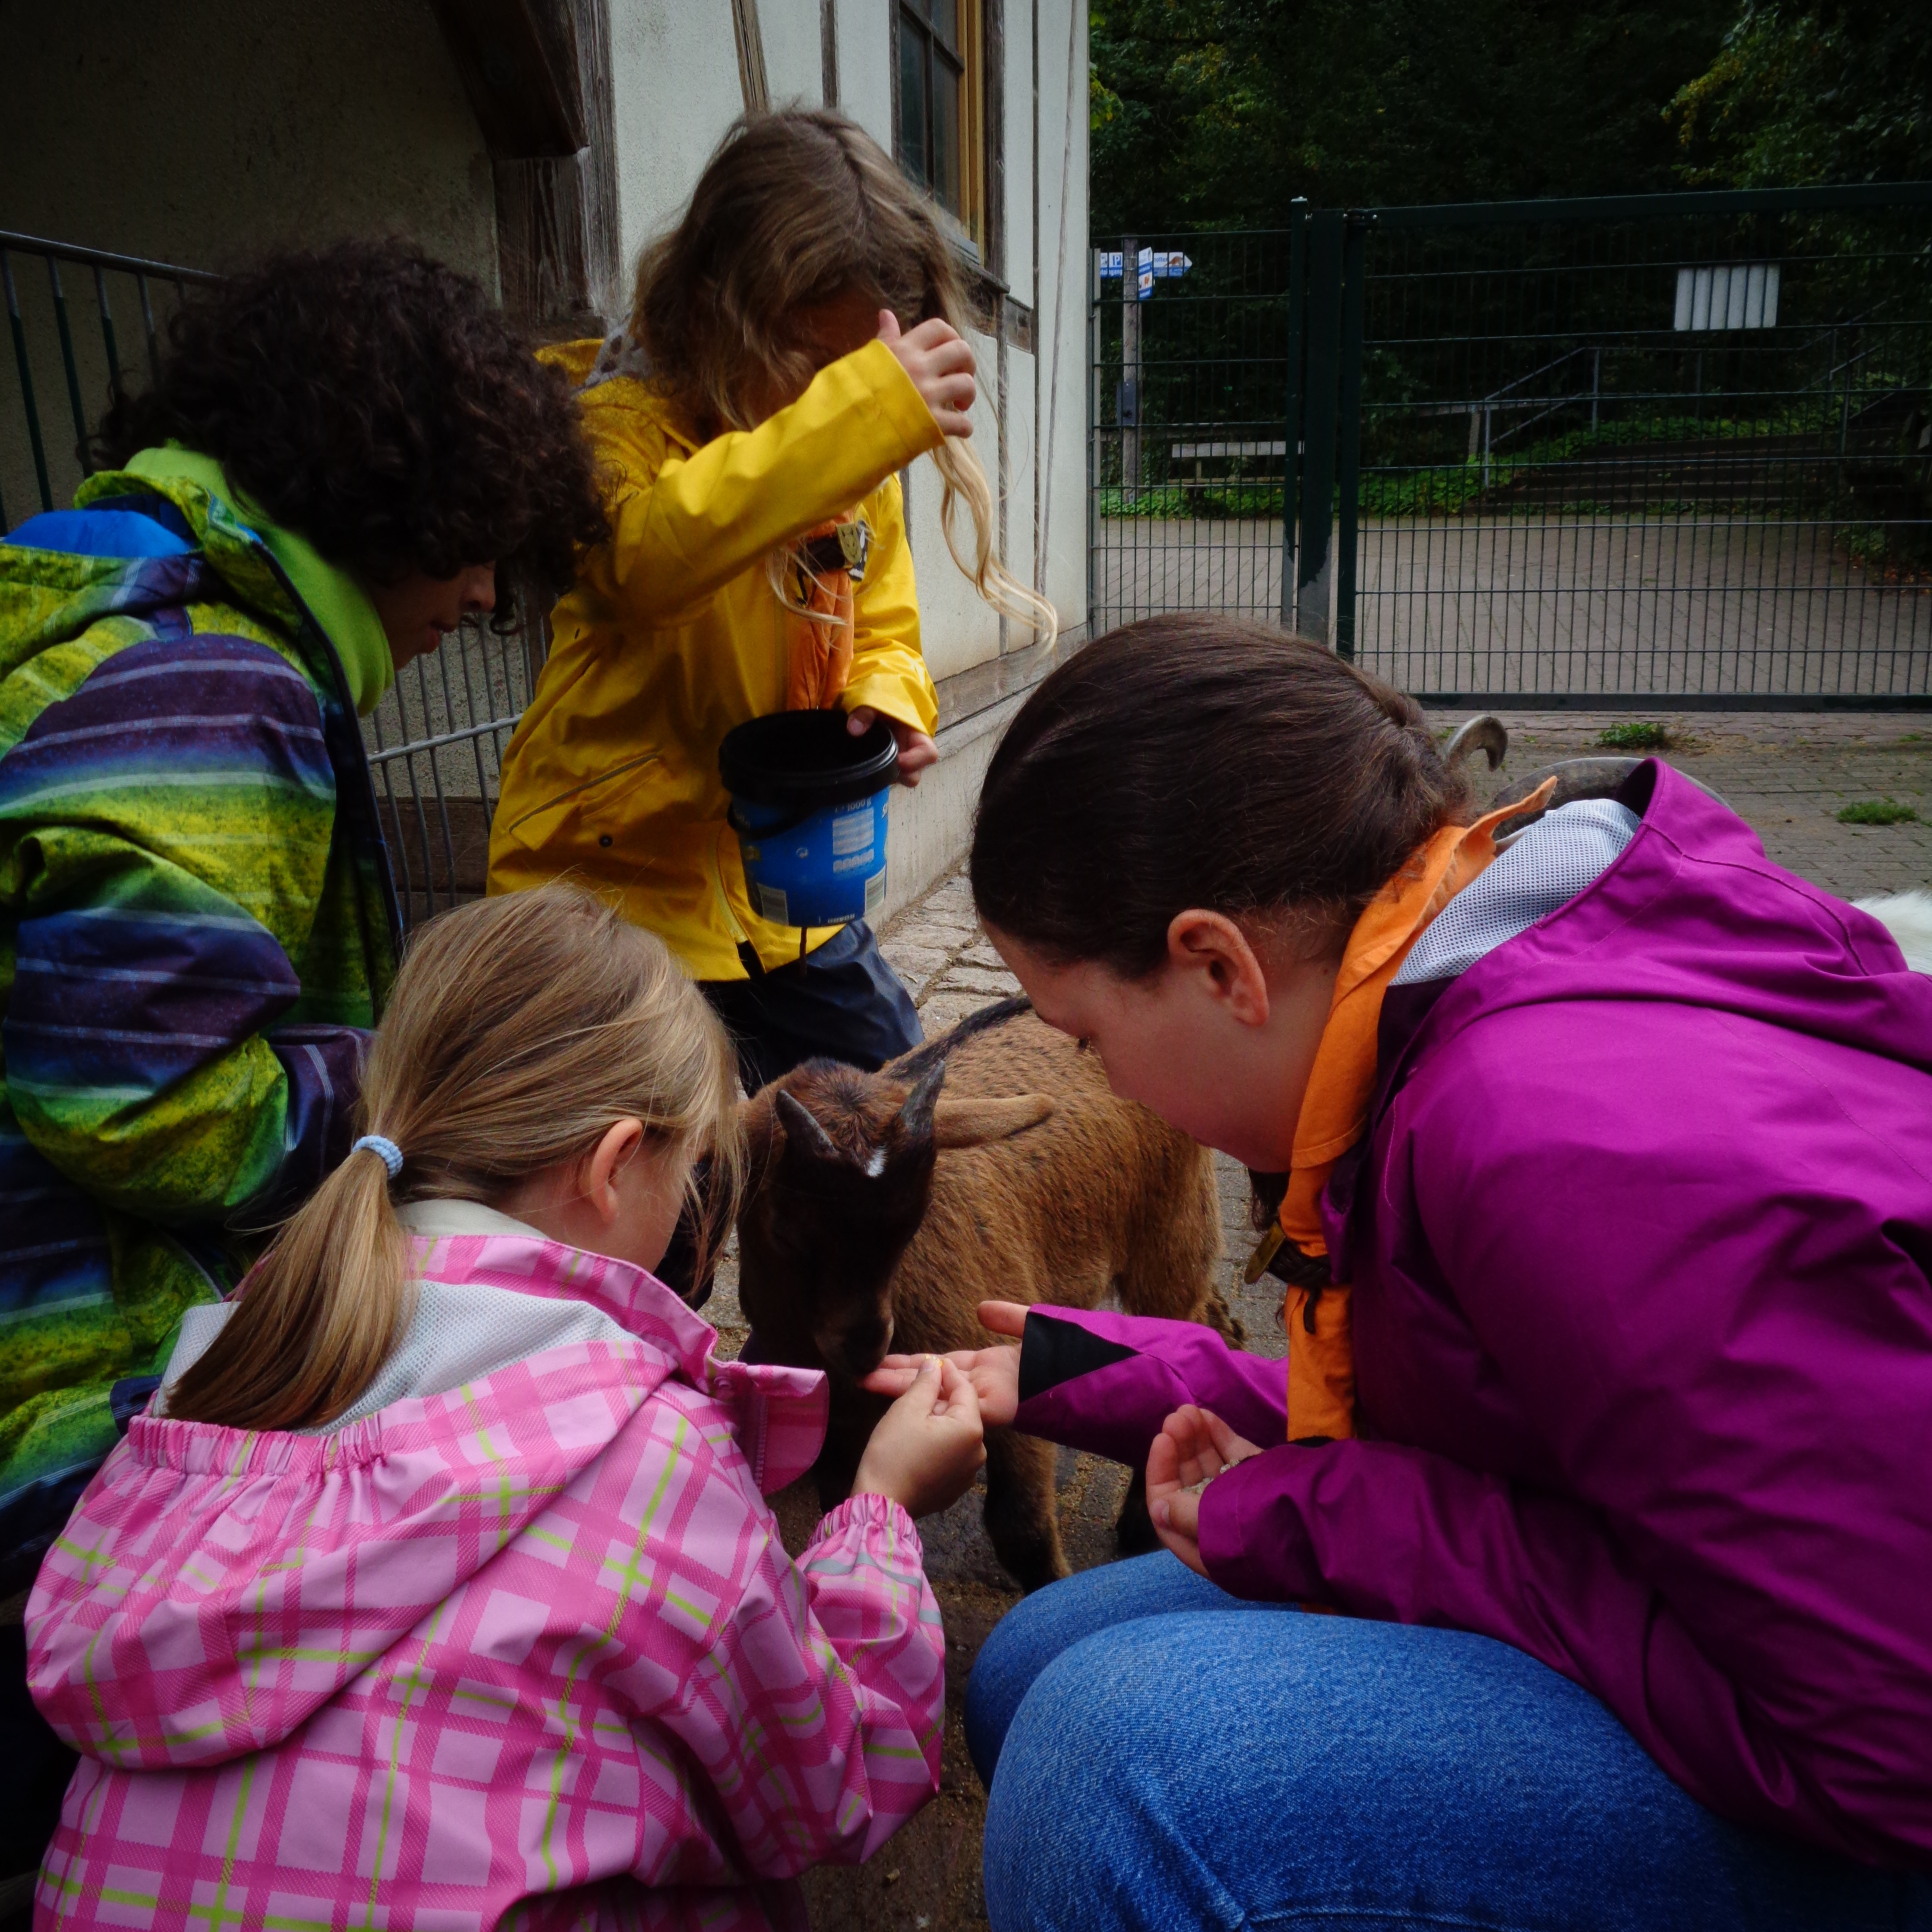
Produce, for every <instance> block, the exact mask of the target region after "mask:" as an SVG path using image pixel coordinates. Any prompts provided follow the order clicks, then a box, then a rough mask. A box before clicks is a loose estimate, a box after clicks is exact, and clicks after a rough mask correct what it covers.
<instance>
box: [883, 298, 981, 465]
mask: <svg viewBox="0 0 1932 1932" xmlns="http://www.w3.org/2000/svg"><path fill="white" fill-rule="evenodd" d="M879 340H880V341H881V342H883V344H885V345H886V347H887V348H888V349H889V350H891V351H892V353H893V354H894V355H895V356H897V357H898V360H899V366H900V368H902V369H903V370H904V371H905V372H906V374H907V375H908V376H910V377H911V378H912V386H913V388H914V389H916V390H917V391H918V392H919V398H920V400H921V401H922V402H923V403H924V404H926V407H927V408H928V409H929V410H931V411H932V419H933V421H934V422H936V423H937V424H938V425H939V427H940V428H941V429H942V430H944V431H945V432H946V434H947V435H948V436H971V434H973V419H972V417H971V415H969V414H968V411H970V410H971V408H972V407H973V404H974V398H976V397H977V395H979V393H980V391H979V385H978V384H977V383H976V382H974V380H973V370H974V364H973V350H972V347H971V344H968V342H967V341H966V340H965V338H964V337H963V336H962V335H961V334H960V333H959V330H957V329H955V328H954V327H953V325H952V323H950V322H943V321H941V320H940V318H939V317H938V316H935V317H932V320H930V321H928V322H922V323H920V324H919V326H918V327H917V328H916V329H907V330H906V331H905V332H904V333H903V334H901V332H900V330H899V319H898V317H897V316H895V314H893V313H892V311H891V310H890V309H889V308H882V309H880V311H879Z"/></svg>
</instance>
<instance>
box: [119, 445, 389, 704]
mask: <svg viewBox="0 0 1932 1932" xmlns="http://www.w3.org/2000/svg"><path fill="white" fill-rule="evenodd" d="M124 468H125V469H126V470H127V472H128V473H129V474H130V475H134V476H142V477H145V478H147V479H148V481H150V482H163V481H168V480H169V479H171V478H178V479H179V480H181V481H184V482H188V483H199V484H200V485H201V487H202V488H203V489H204V490H206V491H207V492H208V494H209V495H210V496H213V497H215V498H217V499H218V500H219V501H220V502H222V503H223V504H224V505H226V507H227V508H228V510H229V512H230V513H231V514H233V516H234V517H236V519H237V520H239V521H240V522H242V523H245V524H247V526H248V528H249V529H251V530H253V531H254V532H255V534H256V535H257V536H258V537H260V538H261V539H262V541H263V544H264V545H265V546H266V548H267V550H268V552H269V555H270V556H272V557H273V558H274V559H275V561H276V562H278V564H280V565H281V567H282V571H283V574H284V575H285V576H286V577H287V578H288V580H289V582H290V584H291V585H292V586H293V587H294V590H295V593H296V595H297V596H298V597H299V598H301V599H302V601H303V603H304V604H306V605H308V612H309V615H310V616H312V617H313V618H314V619H315V621H316V622H317V624H318V625H320V627H321V628H322V632H323V635H324V636H325V637H327V638H328V640H329V642H330V643H332V644H333V645H334V646H335V655H337V656H338V658H341V661H342V670H343V674H344V676H346V677H347V679H348V680H349V695H350V700H351V701H352V702H353V703H354V705H355V706H356V709H357V710H358V711H359V712H363V713H365V714H367V713H368V712H371V711H373V710H374V709H375V708H376V702H377V699H379V698H380V697H381V696H382V695H383V692H384V691H387V690H388V689H389V687H390V685H392V684H394V683H395V681H396V666H395V660H394V658H392V657H391V656H390V655H389V638H388V637H386V635H385V634H384V633H383V620H382V619H381V618H380V617H379V616H377V614H376V607H375V605H374V604H372V603H371V602H370V601H369V595H368V592H367V591H365V589H363V588H362V585H360V584H359V583H357V582H356V580H355V578H354V577H352V576H351V575H350V574H349V572H348V571H346V570H343V569H340V568H338V567H337V566H336V565H334V564H332V563H329V562H326V561H325V560H324V559H323V556H322V554H321V553H320V551H319V550H317V548H316V547H315V546H314V544H312V543H311V542H310V541H308V538H306V537H300V536H298V535H296V533H295V532H294V531H293V530H290V529H284V528H283V527H282V526H281V524H280V523H274V522H272V521H271V520H270V519H269V516H268V515H267V514H266V511H263V509H262V508H261V507H260V505H258V504H257V503H256V502H254V500H253V499H251V498H250V497H248V496H245V495H244V494H243V493H242V492H241V491H240V490H237V489H236V487H234V485H233V484H231V483H230V482H229V480H228V478H227V475H226V472H224V471H223V469H222V467H221V465H220V463H217V461H216V460H214V458H213V457H211V456H203V455H201V454H199V452H197V451H195V450H192V449H183V448H182V447H181V445H180V444H179V443H169V445H168V446H166V448H165V449H144V450H142V451H141V452H139V454H138V455H134V456H132V457H130V458H128V460H127V463H125V464H124Z"/></svg>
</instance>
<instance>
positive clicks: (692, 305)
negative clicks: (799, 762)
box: [629, 108, 1059, 642]
mask: <svg viewBox="0 0 1932 1932" xmlns="http://www.w3.org/2000/svg"><path fill="white" fill-rule="evenodd" d="M853 290H862V291H864V292H865V294H866V296H868V299H871V300H872V301H874V302H877V305H878V306H879V307H880V308H889V309H890V310H891V311H892V313H893V314H895V316H897V317H898V320H899V325H900V326H901V328H902V329H915V328H916V327H917V326H919V323H922V322H926V321H929V320H932V319H933V318H934V317H938V318H939V319H941V320H944V321H945V322H948V323H951V325H952V326H953V327H954V328H955V329H958V330H959V332H961V334H962V335H964V334H965V331H966V329H967V328H968V317H967V313H966V304H965V296H964V294H963V293H962V289H961V287H960V281H959V268H958V266H957V263H956V257H955V255H954V252H953V245H952V244H951V243H950V242H948V241H947V238H946V236H945V233H944V230H943V229H941V226H940V224H939V220H938V216H937V215H936V214H935V213H934V211H933V208H932V204H931V203H930V202H929V201H928V200H927V199H926V197H925V196H924V195H922V193H920V192H919V190H917V189H916V188H915V187H913V185H912V184H911V183H910V181H907V178H906V177H905V176H904V175H903V174H902V173H901V172H900V171H899V169H898V167H897V166H895V164H894V163H893V161H892V158H891V157H890V156H889V155H888V154H886V151H884V149H883V148H881V147H880V145H878V143H877V142H876V141H874V139H872V137H871V136H870V135H869V134H868V133H866V132H865V130H864V129H863V128H862V127H859V125H858V124H856V122H855V121H849V120H847V118H845V116H844V115H842V114H838V113H832V112H831V111H830V110H820V109H817V108H811V109H805V108H794V109H789V110H786V111H784V113H776V114H760V115H746V116H745V118H742V119H741V120H739V121H737V122H736V123H735V124H733V127H731V128H730V131H729V132H728V133H727V134H726V135H725V136H724V139H723V140H722V141H721V142H720V143H719V144H718V148H717V151H715V153H714V154H712V157H711V159H710V160H709V162H707V163H706V166H705V169H704V172H703V175H702V176H701V177H700V178H699V181H698V184H697V188H696V189H695V190H694V192H693V193H692V195H691V205H690V206H689V207H688V208H687V209H686V210H685V214H684V218H683V219H682V220H681V221H680V222H679V223H678V225H677V226H676V227H675V228H673V229H671V230H670V232H669V233H667V234H665V235H662V236H659V237H658V239H657V240H656V241H655V242H652V244H651V245H650V246H649V248H646V250H645V251H644V253H643V257H642V258H641V259H640V260H639V262H638V264H637V293H636V294H635V296H634V298H633V299H632V302H631V320H630V326H629V334H630V335H631V338H632V339H633V340H634V341H635V342H636V343H637V345H638V346H639V347H640V348H641V349H642V350H643V353H644V355H645V357H646V360H647V361H648V362H649V367H650V374H651V380H652V383H654V384H655V386H656V387H657V388H658V390H659V392H660V393H661V394H662V395H664V397H665V398H667V401H670V404H672V406H673V407H674V408H676V410H678V411H679V413H681V414H682V416H684V417H685V420H686V421H687V422H688V423H689V424H690V425H691V427H692V428H694V429H696V430H697V431H699V432H700V434H705V435H716V434H718V433H720V432H721V431H724V430H727V429H751V428H755V427H756V425H757V416H756V414H755V408H756V403H755V398H757V396H759V395H761V394H763V393H764V392H766V388H767V386H768V385H769V384H770V383H774V382H775V383H778V384H779V385H781V386H782V387H783V388H784V389H786V390H787V392H800V391H802V390H803V389H804V388H805V386H806V384H807V383H809V382H810V381H811V378H812V377H813V375H814V374H815V373H816V371H815V370H814V366H813V363H812V359H811V356H810V355H809V353H808V351H807V350H806V349H805V347H804V346H803V345H802V344H801V343H800V342H799V340H798V338H797V335H796V321H795V318H796V316H797V315H798V314H799V312H800V311H802V310H804V309H807V308H815V307H817V305H820V304H821V303H824V302H832V301H835V300H836V299H838V297H839V296H843V295H845V294H847V293H850V292H852V291H853ZM932 461H933V466H934V467H935V469H937V470H938V472H939V475H940V480H941V484H942V485H943V491H942V494H941V499H940V509H939V520H940V526H941V529H943V530H944V532H945V536H946V547H947V549H948V550H950V551H951V552H952V553H953V562H956V564H957V565H959V568H960V569H961V570H962V571H963V572H964V573H965V574H966V575H967V576H968V577H970V578H971V580H972V583H973V587H974V589H975V590H977V592H979V593H980V595H981V596H982V597H983V598H985V599H986V601H987V602H988V603H989V604H991V605H992V607H993V608H994V609H995V610H998V611H999V612H1000V613H1001V614H1002V615H1003V616H1007V617H1010V618H1013V619H1015V620H1016V622H1021V623H1025V624H1028V625H1031V626H1032V627H1033V628H1034V630H1035V631H1036V632H1037V634H1039V635H1040V637H1042V638H1043V640H1047V641H1049V642H1050V641H1051V640H1052V638H1053V637H1055V635H1056V634H1057V633H1058V628H1059V619H1058V616H1056V614H1055V610H1054V608H1053V606H1052V604H1050V603H1049V602H1048V601H1047V600H1046V598H1044V597H1042V596H1041V595H1040V594H1039V593H1038V592H1037V591H1034V590H1033V589H1029V588H1028V586H1026V585H1025V584H1024V583H1021V582H1020V581H1019V580H1018V579H1017V578H1016V577H1013V576H1012V575H1011V574H1010V573H1009V572H1008V571H1007V568H1006V567H1005V565H1004V564H1003V563H1002V562H1001V559H999V558H998V556H996V555H995V553H994V531H995V523H994V514H993V492H992V485H991V484H989V482H988V481H987V479H986V471H985V470H984V469H982V468H981V467H980V460H979V458H977V457H976V456H975V455H974V453H973V451H972V449H971V446H969V445H968V444H967V443H964V442H962V441H961V440H959V439H958V438H956V437H947V440H945V442H944V443H941V445H940V446H939V447H938V449H935V451H934V452H932ZM962 503H963V504H964V505H965V508H966V511H967V513H968V515H969V516H970V517H971V520H972V524H973V537H972V541H971V544H965V543H964V542H962V538H961V535H960V532H959V528H958V522H959V507H960V505H962ZM779 565H780V560H779V559H774V563H773V569H772V579H773V582H774V584H775V586H777V585H778V584H779V581H780V567H779ZM779 595H780V596H781V598H784V601H787V603H789V602H790V598H787V597H786V596H785V593H784V590H783V589H782V587H780V589H779ZM808 614H809V613H808Z"/></svg>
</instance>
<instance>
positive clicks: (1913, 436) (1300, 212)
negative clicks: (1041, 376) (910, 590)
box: [1090, 184, 1932, 709]
mask: <svg viewBox="0 0 1932 1932" xmlns="http://www.w3.org/2000/svg"><path fill="white" fill-rule="evenodd" d="M1143 246H1145V247H1148V248H1150V250H1151V253H1153V254H1154V255H1155V256H1156V257H1157V258H1158V257H1159V256H1160V254H1163V253H1165V254H1167V255H1168V256H1169V258H1170V259H1172V257H1175V256H1176V255H1178V256H1179V257H1181V258H1182V259H1183V260H1186V261H1187V264H1188V266H1187V270H1186V272H1185V273H1184V275H1182V276H1181V277H1180V278H1178V279H1176V278H1168V280H1167V281H1166V286H1163V284H1162V283H1161V281H1159V280H1157V281H1155V282H1154V285H1153V287H1151V290H1149V291H1148V296H1147V297H1146V298H1145V299H1133V298H1134V297H1136V296H1138V291H1136V290H1133V287H1132V284H1130V282H1129V281H1127V279H1126V278H1123V279H1122V281H1121V282H1119V283H1118V284H1115V289H1117V290H1119V291H1120V293H1119V296H1118V298H1117V297H1116V296H1115V290H1110V289H1108V288H1107V287H1106V283H1105V282H1104V281H1103V279H1102V278H1101V275H1100V269H1102V268H1103V266H1108V265H1107V263H1106V256H1105V254H1103V253H1101V252H1099V251H1097V254H1096V257H1095V261H1096V280H1095V290H1096V295H1097V301H1096V303H1095V308H1094V334H1093V342H1094V389H1093V397H1092V405H1093V410H1094V435H1093V438H1092V449H1091V459H1090V460H1091V463H1092V466H1093V471H1094V478H1093V481H1094V488H1093V493H1092V494H1093V504H1094V516H1093V522H1092V529H1093V532H1094V547H1093V548H1094V568H1093V582H1092V591H1093V607H1094V611H1095V613H1096V616H1097V619H1098V620H1099V621H1100V622H1101V623H1103V624H1104V623H1106V622H1118V621H1120V620H1121V619H1124V618H1126V617H1129V616H1137V615H1142V614H1145V613H1147V612H1148V611H1149V610H1154V609H1172V608H1177V607H1196V608H1202V607H1213V608H1220V609H1230V610H1241V611H1245V612H1248V613H1265V614H1268V615H1271V616H1277V617H1278V618H1279V619H1280V620H1281V621H1282V622H1285V623H1289V624H1292V625H1295V627H1296V628H1298V629H1300V630H1301V631H1302V632H1303V633H1304V634H1306V635H1309V636H1312V637H1317V638H1319V639H1321V640H1324V641H1327V642H1332V643H1333V644H1334V646H1335V648H1336V649H1337V650H1339V651H1340V652H1343V653H1344V654H1345V655H1351V656H1353V657H1355V658H1357V659H1358V661H1361V663H1362V664H1364V666H1365V667H1369V668H1371V669H1373V670H1376V672H1378V673H1379V674H1381V675H1382V676H1385V677H1387V678H1388V679H1390V680H1391V682H1395V683H1397V684H1399V685H1402V686H1403V688H1406V689H1408V690H1410V691H1414V692H1415V694H1417V695H1418V696H1419V697H1422V698H1423V699H1424V701H1425V702H1429V703H1442V704H1458V705H1463V704H1481V705H1484V706H1550V707H1557V706H1565V705H1573V706H1587V707H1590V708H1616V707H1617V706H1645V705H1651V706H1655V705H1657V704H1658V703H1667V704H1668V705H1670V706H1672V707H1673V708H1685V709H1689V708H1698V707H1712V708H1719V707H1721V708H1726V709H1734V708H1789V709H1814V708H1816V709H1823V708H1832V707H1855V708H1861V709H1865V708H1873V707H1894V706H1921V705H1932V185H1928V184H1913V185H1908V186H1904V187H1897V186H1881V187H1849V188H1823V189H1800V190H1789V191H1781V192H1776V193H1769V192H1767V193H1757V192H1748V193H1721V194H1682V195H1672V196H1632V197H1626V198H1622V199H1602V200H1590V201H1567V202H1559V201H1544V202H1503V203H1490V204H1478V205H1465V206H1450V207H1436V208H1382V209H1373V210H1366V211H1355V212H1344V211H1310V210H1308V209H1307V208H1305V207H1304V206H1303V205H1300V204H1298V205H1296V206H1295V208H1294V210H1293V211H1292V220H1291V223H1290V226H1289V228H1288V229H1286V230H1285V231H1282V232H1280V233H1277V234H1274V235H1270V236H1198V237H1165V238H1161V239H1160V241H1159V242H1158V243H1157V244H1137V245H1136V247H1135V248H1133V249H1130V251H1128V252H1129V254H1130V256H1132V255H1133V254H1138V252H1139V248H1140V247H1143ZM1103 291H1104V293H1103ZM1116 311H1118V317H1117V316H1116ZM1271 452H1274V454H1273V455H1272V466H1271V460H1270V458H1271ZM1190 460H1191V472H1190ZM1209 472H1213V473H1212V474H1210V473H1209Z"/></svg>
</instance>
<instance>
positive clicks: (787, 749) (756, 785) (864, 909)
mask: <svg viewBox="0 0 1932 1932" xmlns="http://www.w3.org/2000/svg"><path fill="white" fill-rule="evenodd" d="M897 769H898V742H897V741H896V740H895V739H894V738H893V736H892V730H891V727H889V726H888V725H887V724H885V723H884V722H883V721H880V722H878V723H876V724H874V725H873V727H872V728H871V730H869V731H867V732H865V733H863V734H862V736H859V737H856V738H855V737H854V736H853V735H852V732H851V728H850V726H849V724H847V721H846V717H845V714H844V712H842V711H781V712H777V713H775V715H772V716H771V717H769V718H753V719H752V720H751V722H750V723H749V724H740V725H739V726H738V727H737V728H736V730H733V731H731V732H730V733H727V736H726V737H725V739H724V743H723V744H722V745H720V746H719V747H718V775H719V776H720V777H721V778H723V779H724V789H725V790H727V792H729V793H730V794H731V811H730V818H731V829H733V831H734V832H736V833H737V835H738V850H739V856H741V857H742V859H743V860H744V863H745V884H746V886H748V888H749V889H750V892H751V903H752V904H753V905H754V907H757V910H758V911H759V912H760V913H762V914H763V916H764V917H766V919H769V920H771V921H772V923H773V924H774V925H777V926H842V925H844V923H845V922H846V921H847V919H863V918H865V917H866V916H868V915H870V914H871V913H876V912H877V910H879V908H880V906H881V905H883V904H884V902H885V897H886V793H887V791H888V790H889V788H890V787H891V784H892V775H893V773H894V772H895V771H896V770H897Z"/></svg>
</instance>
